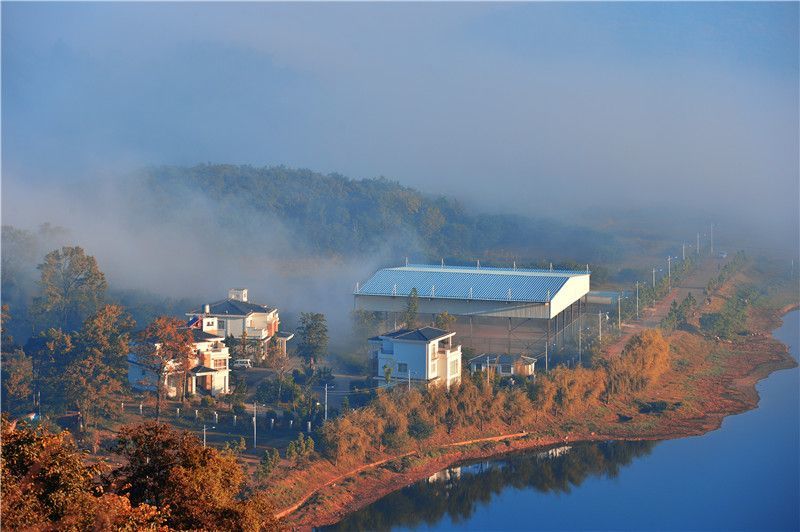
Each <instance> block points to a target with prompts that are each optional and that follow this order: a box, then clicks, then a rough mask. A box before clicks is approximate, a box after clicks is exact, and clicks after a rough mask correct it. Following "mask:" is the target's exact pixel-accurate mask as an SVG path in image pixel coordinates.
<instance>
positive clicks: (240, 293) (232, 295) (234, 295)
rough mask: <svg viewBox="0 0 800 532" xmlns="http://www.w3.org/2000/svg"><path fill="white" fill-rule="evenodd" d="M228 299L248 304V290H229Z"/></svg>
mask: <svg viewBox="0 0 800 532" xmlns="http://www.w3.org/2000/svg"><path fill="white" fill-rule="evenodd" d="M228 299H234V300H236V301H242V302H244V303H247V288H231V289H230V290H228Z"/></svg>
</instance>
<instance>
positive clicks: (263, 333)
mask: <svg viewBox="0 0 800 532" xmlns="http://www.w3.org/2000/svg"><path fill="white" fill-rule="evenodd" d="M245 331H246V332H247V337H248V338H250V339H253V340H263V339H264V338H269V330H268V329H257V328H255V327H246V328H245Z"/></svg>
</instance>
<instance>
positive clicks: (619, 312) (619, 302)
mask: <svg viewBox="0 0 800 532" xmlns="http://www.w3.org/2000/svg"><path fill="white" fill-rule="evenodd" d="M617 328H618V329H619V330H620V331H621V330H622V292H620V293H619V295H618V296H617Z"/></svg>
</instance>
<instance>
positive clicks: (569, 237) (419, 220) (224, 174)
mask: <svg viewBox="0 0 800 532" xmlns="http://www.w3.org/2000/svg"><path fill="white" fill-rule="evenodd" d="M141 180H142V181H141V185H142V186H144V187H145V189H146V190H147V195H146V196H143V197H147V198H149V200H148V203H149V205H145V208H147V207H149V209H148V210H149V212H150V213H151V215H152V216H156V217H168V218H169V217H173V218H174V217H175V216H176V213H178V212H180V211H181V207H182V206H185V205H186V204H187V200H186V198H187V195H188V196H190V197H191V196H192V195H193V194H200V195H201V196H202V197H203V198H204V199H206V200H209V204H211V205H214V206H217V207H219V210H216V209H215V214H214V216H215V223H218V224H221V225H222V226H227V227H230V228H234V227H239V226H241V222H242V221H243V220H248V219H249V220H252V219H253V217H256V218H264V219H271V220H272V222H273V223H274V222H275V221H278V222H279V223H280V224H281V225H282V228H283V229H285V230H287V231H288V234H289V236H290V238H292V239H293V242H294V243H295V244H296V245H297V246H298V248H299V249H300V250H302V251H305V252H308V253H311V254H317V253H322V254H337V255H347V254H354V253H368V252H375V251H378V250H388V251H391V252H393V254H395V255H401V256H402V255H403V254H406V255H407V254H419V255H422V256H424V257H425V258H428V259H433V260H438V258H440V257H444V258H450V259H462V260H467V259H469V260H471V259H474V258H483V257H489V256H492V257H495V258H503V259H505V258H508V259H512V258H515V259H522V260H525V259H528V260H543V259H547V260H557V261H560V260H578V261H579V262H584V261H590V262H600V261H603V260H605V259H607V258H608V257H610V256H612V254H613V253H615V252H618V251H619V250H618V249H615V248H616V247H617V245H618V243H617V242H616V241H615V239H614V237H612V236H610V235H608V234H604V233H601V232H598V231H594V230H590V229H587V228H585V227H579V226H568V225H564V224H560V223H557V222H554V221H551V220H544V219H537V218H530V217H524V216H517V215H511V214H482V213H476V212H471V211H470V210H469V209H467V208H466V207H465V206H464V205H462V204H461V203H459V202H458V201H456V200H454V199H452V198H446V197H434V196H429V195H426V194H424V193H423V192H420V191H418V190H415V189H413V188H409V187H405V186H402V185H400V184H399V183H397V182H395V181H390V180H388V179H385V178H382V177H381V178H376V179H362V180H356V179H349V178H347V177H344V176H342V175H338V174H328V175H324V174H320V173H316V172H312V171H310V170H304V169H292V168H286V167H283V166H275V167H263V168H256V167H252V166H232V165H198V166H193V167H175V166H161V167H154V168H149V169H148V170H146V172H145V173H144V174H143V176H142V177H141ZM189 203H192V202H189Z"/></svg>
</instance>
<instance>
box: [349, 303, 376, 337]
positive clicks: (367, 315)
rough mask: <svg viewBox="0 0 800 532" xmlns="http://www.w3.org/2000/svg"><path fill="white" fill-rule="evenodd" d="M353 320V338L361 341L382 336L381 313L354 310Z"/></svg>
mask: <svg viewBox="0 0 800 532" xmlns="http://www.w3.org/2000/svg"><path fill="white" fill-rule="evenodd" d="M351 318H352V320H353V336H355V337H356V338H359V339H362V338H369V337H370V336H375V335H377V334H380V332H381V328H382V327H383V318H382V317H381V313H380V312H370V311H368V310H354V311H353V312H352V314H351Z"/></svg>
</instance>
